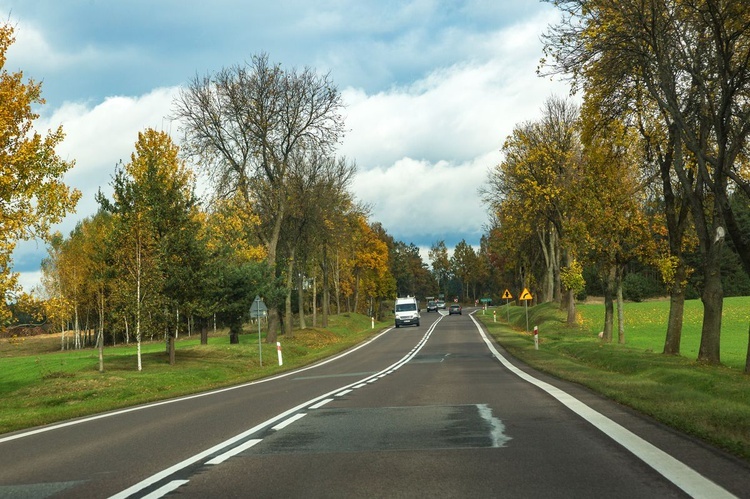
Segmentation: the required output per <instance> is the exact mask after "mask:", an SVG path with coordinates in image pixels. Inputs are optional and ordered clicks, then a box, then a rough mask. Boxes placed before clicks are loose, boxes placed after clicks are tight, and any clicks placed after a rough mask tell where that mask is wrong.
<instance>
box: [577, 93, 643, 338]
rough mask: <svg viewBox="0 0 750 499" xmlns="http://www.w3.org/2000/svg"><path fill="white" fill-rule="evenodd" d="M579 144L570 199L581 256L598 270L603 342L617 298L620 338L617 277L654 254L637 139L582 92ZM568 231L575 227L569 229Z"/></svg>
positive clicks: (622, 333)
mask: <svg viewBox="0 0 750 499" xmlns="http://www.w3.org/2000/svg"><path fill="white" fill-rule="evenodd" d="M580 123H581V128H582V133H581V137H582V143H583V145H584V149H583V156H582V161H581V165H582V168H581V171H580V174H579V180H578V182H579V187H578V189H577V195H576V197H575V198H574V200H573V203H574V206H575V208H576V209H575V212H576V213H577V215H579V216H578V217H577V218H578V219H577V223H578V224H580V226H581V227H582V230H581V231H580V232H579V234H580V235H581V236H582V239H581V240H580V241H579V243H578V246H579V247H580V248H586V251H585V253H584V252H583V251H580V253H581V254H582V256H584V257H586V258H588V259H589V260H590V261H591V262H592V263H593V264H594V265H596V267H597V268H599V269H601V271H602V280H603V282H604V284H605V286H604V304H605V320H604V329H603V332H604V334H603V339H604V341H612V336H613V334H612V330H613V321H614V306H613V305H614V302H615V300H616V302H617V312H618V314H617V318H618V341H619V343H624V342H625V331H624V310H623V308H624V304H623V295H622V279H623V275H624V271H625V267H626V265H627V264H628V263H630V262H632V261H636V260H638V259H642V260H645V259H646V258H648V256H649V255H653V254H654V253H655V252H656V248H655V245H654V244H653V233H654V230H653V227H651V225H650V223H648V221H647V216H646V213H645V209H644V208H645V204H646V203H645V189H644V183H643V182H641V179H640V177H639V170H638V165H639V162H640V157H639V154H638V151H639V146H640V142H639V141H638V140H637V138H638V137H637V136H636V135H635V133H634V131H631V130H628V129H627V128H625V127H624V126H623V125H622V123H621V122H619V121H617V120H612V121H610V120H602V119H600V115H599V107H598V101H597V99H596V98H595V97H594V98H593V99H591V98H589V96H588V95H587V96H586V99H585V102H584V105H583V108H582V112H581V122H580ZM572 232H573V234H575V233H576V231H572Z"/></svg>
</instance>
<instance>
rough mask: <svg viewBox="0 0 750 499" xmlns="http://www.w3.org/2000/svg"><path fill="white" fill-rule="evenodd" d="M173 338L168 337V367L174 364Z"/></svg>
mask: <svg viewBox="0 0 750 499" xmlns="http://www.w3.org/2000/svg"><path fill="white" fill-rule="evenodd" d="M174 340H175V338H174V336H170V337H169V365H170V366H173V365H174V364H175V352H174Z"/></svg>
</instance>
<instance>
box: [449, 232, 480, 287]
mask: <svg viewBox="0 0 750 499" xmlns="http://www.w3.org/2000/svg"><path fill="white" fill-rule="evenodd" d="M451 269H452V271H453V275H455V276H456V277H457V278H458V279H459V280H460V281H461V288H462V290H461V294H462V297H461V298H462V299H463V300H464V301H467V300H468V299H469V286H470V285H471V284H472V283H473V282H475V280H476V277H477V254H476V252H475V251H474V248H472V247H471V246H470V245H469V244H468V243H467V242H466V240H465V239H461V240H460V241H459V242H458V244H456V248H455V249H454V250H453V256H452V257H451ZM464 290H465V291H464ZM472 298H476V296H472Z"/></svg>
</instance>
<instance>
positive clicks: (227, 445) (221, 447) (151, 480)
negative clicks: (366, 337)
mask: <svg viewBox="0 0 750 499" xmlns="http://www.w3.org/2000/svg"><path fill="white" fill-rule="evenodd" d="M439 322H440V318H439V319H438V320H436V321H435V322H434V323H433V324H432V325H431V326H430V327H429V328H428V329H427V332H426V333H425V334H424V336H423V337H422V339H420V340H419V343H418V344H417V346H416V347H415V348H413V349H412V350H411V351H410V352H409V353H408V354H407V355H405V356H404V357H403V358H401V360H398V361H396V362H395V363H394V364H391V365H390V366H388V367H386V368H385V369H383V370H382V371H380V372H378V373H375V374H374V375H372V376H368V377H367V378H363V379H361V380H358V381H355V382H354V383H350V384H348V385H345V386H342V387H339V388H336V389H335V390H331V391H330V392H328V393H325V394H323V395H320V396H318V397H315V398H313V399H310V400H308V401H306V402H303V403H302V404H299V405H297V406H295V407H292V408H291V409H288V410H286V411H284V412H282V413H281V414H278V415H276V416H274V417H273V418H271V419H268V420H266V421H264V422H262V423H260V424H258V425H256V426H254V427H252V428H250V429H248V430H246V431H244V432H242V433H240V434H238V435H235V436H234V437H232V438H230V439H228V440H225V441H224V442H221V443H219V444H217V445H215V446H213V447H211V448H210V449H208V450H205V451H203V452H199V453H198V454H195V455H194V456H192V457H189V458H187V459H185V460H184V461H181V462H179V463H177V464H175V465H173V466H170V467H169V468H167V469H165V470H162V471H160V472H158V473H156V474H154V475H151V476H150V477H148V478H146V479H144V480H142V481H140V482H138V483H136V484H135V485H132V486H130V487H128V488H127V489H125V490H123V491H122V492H120V493H118V494H115V495H113V496H112V497H111V499H125V498H128V497H131V496H134V495H137V494H138V492H140V491H142V490H143V489H146V488H148V487H151V486H153V485H155V484H156V483H158V482H160V481H162V480H165V479H168V478H169V477H170V476H172V475H174V474H176V473H178V472H180V471H182V470H183V469H185V468H188V467H189V466H192V465H194V464H196V463H199V462H200V461H202V460H203V459H206V458H208V457H210V456H212V455H213V454H216V453H217V452H221V451H224V452H223V453H222V454H220V455H224V454H227V453H229V452H232V448H233V446H237V443H238V442H241V441H243V440H244V439H246V438H248V437H250V436H251V435H253V434H255V433H258V432H259V431H261V430H263V429H265V428H268V427H270V426H271V425H272V424H274V423H277V422H279V421H283V420H284V419H285V418H287V417H288V416H291V415H293V414H296V413H298V412H299V411H301V410H303V409H309V408H310V407H311V406H312V405H314V404H317V403H319V402H321V401H323V400H325V399H327V398H330V397H332V396H334V394H336V393H338V392H340V391H341V390H344V389H348V388H352V387H354V386H355V385H358V384H364V383H367V382H369V380H371V379H377V375H378V374H380V373H383V372H388V371H393V370H396V369H398V368H399V367H401V366H403V365H404V364H406V363H407V362H409V361H410V360H411V359H412V358H414V356H415V355H416V354H417V353H418V352H419V351H420V350H421V349H422V347H423V346H424V345H425V344H426V343H427V340H428V339H429V337H430V336H431V335H432V332H433V331H434V330H435V326H437V324H438V323H439ZM392 329H393V328H392V327H390V328H388V329H386V330H385V331H383V332H382V333H380V334H379V335H378V336H376V337H375V338H379V337H380V336H382V335H383V334H386V333H387V332H389V331H391V330H392ZM375 338H373V340H374V339H375ZM373 340H370V341H368V342H366V343H363V344H362V345H359V346H358V347H356V348H355V349H353V350H358V349H359V348H362V347H363V346H365V345H367V344H369V343H371V342H372V341H373ZM353 350H350V351H348V353H351V351H353ZM341 357H343V354H342V355H339V356H337V357H334V358H331V359H328V360H327V361H324V363H328V362H333V361H334V360H336V359H338V358H341ZM317 365H320V364H317ZM308 369H309V368H308ZM299 371H300V370H297V371H294V372H291V373H286V374H285V375H282V376H289V375H291V374H294V373H295V372H299ZM282 376H276V377H274V378H273V379H278V378H280V377H282ZM255 383H258V382H255ZM248 384H254V383H248ZM248 384H245V385H243V386H247V385H248ZM0 442H1V440H0ZM239 445H242V444H239ZM212 459H215V458H212ZM168 483H173V482H168ZM182 483H186V482H182ZM180 485H181V484H180ZM178 486H179V485H178ZM158 490H162V489H161V488H159V489H158ZM167 492H169V490H167V491H166V492H165V494H166V493H167ZM152 494H154V493H152ZM152 497H154V498H156V497H161V496H152Z"/></svg>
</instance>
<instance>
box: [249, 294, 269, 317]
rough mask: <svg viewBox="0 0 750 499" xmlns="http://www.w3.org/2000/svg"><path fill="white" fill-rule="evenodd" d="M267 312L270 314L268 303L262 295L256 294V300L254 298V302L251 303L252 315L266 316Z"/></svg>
mask: <svg viewBox="0 0 750 499" xmlns="http://www.w3.org/2000/svg"><path fill="white" fill-rule="evenodd" d="M266 314H268V307H266V304H265V303H264V302H263V299H262V298H261V297H260V296H256V297H255V300H253V304H252V305H250V317H251V318H253V319H257V318H259V317H265V316H266Z"/></svg>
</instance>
